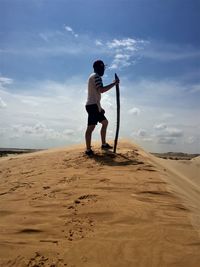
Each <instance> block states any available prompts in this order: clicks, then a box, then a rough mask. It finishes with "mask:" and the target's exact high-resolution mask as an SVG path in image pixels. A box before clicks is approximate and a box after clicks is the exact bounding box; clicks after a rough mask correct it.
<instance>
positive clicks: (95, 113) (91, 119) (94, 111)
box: [85, 60, 119, 156]
mask: <svg viewBox="0 0 200 267" xmlns="http://www.w3.org/2000/svg"><path fill="white" fill-rule="evenodd" d="M93 68H94V73H92V74H91V75H90V76H89V79H88V98H87V102H86V110H87V112H88V126H87V130H86V132H85V141H86V151H85V154H86V155H88V156H90V155H93V154H94V152H93V151H92V149H91V139H92V132H93V131H94V129H95V126H96V125H97V123H98V122H100V123H101V124H102V127H101V142H102V146H101V148H102V149H111V148H112V147H111V146H110V145H109V144H108V143H106V130H107V126H108V120H107V119H106V117H105V115H104V114H105V111H104V110H103V108H102V107H101V103H100V101H101V94H102V93H105V92H107V91H108V90H110V89H111V88H112V87H114V86H115V85H116V84H118V83H119V80H115V81H114V82H113V83H111V84H109V85H106V86H103V82H102V78H101V77H102V76H103V75H104V71H105V65H104V63H103V61H102V60H97V61H95V62H94V64H93Z"/></svg>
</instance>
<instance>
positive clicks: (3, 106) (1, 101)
mask: <svg viewBox="0 0 200 267" xmlns="http://www.w3.org/2000/svg"><path fill="white" fill-rule="evenodd" d="M6 107H7V104H6V103H5V102H4V101H3V99H2V98H1V97H0V108H6Z"/></svg>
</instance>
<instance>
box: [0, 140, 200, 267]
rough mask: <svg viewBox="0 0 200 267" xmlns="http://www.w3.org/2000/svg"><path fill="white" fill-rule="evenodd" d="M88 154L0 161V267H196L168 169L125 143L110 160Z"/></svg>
mask: <svg viewBox="0 0 200 267" xmlns="http://www.w3.org/2000/svg"><path fill="white" fill-rule="evenodd" d="M95 151H96V156H95V157H93V158H89V159H88V158H87V157H86V156H84V154H83V146H80V147H78V146H75V147H73V148H63V149H55V150H51V151H42V152H36V153H34V154H27V155H20V156H17V157H13V158H8V159H3V160H1V161H0V175H1V186H0V266H29V267H33V266H35V267H36V266H51V267H53V266H58V267H59V266H71V267H72V266H81V267H82V266H83V267H84V266H87V267H88V266H92V267H94V266H105V267H106V266H109V267H110V266H111V267H112V266H122V267H123V266H145V267H146V266H159V267H160V266H181V267H182V266H194V267H197V266H198V265H197V264H198V263H199V262H200V254H199V249H200V238H199V236H198V231H197V230H198V223H197V222H196V225H195V227H193V225H192V221H191V214H192V213H194V210H192V209H190V206H191V205H193V206H195V203H193V202H192V199H190V200H188V199H187V198H186V199H184V201H183V198H182V197H181V196H180V195H179V193H178V192H177V190H175V187H174V188H173V185H172V182H171V181H169V180H168V179H166V177H174V179H175V180H176V179H177V175H176V174H174V173H173V171H172V172H170V167H166V166H165V171H164V170H163V169H164V167H163V165H162V164H161V163H160V162H158V161H157V159H155V157H153V156H151V155H150V154H148V153H147V152H145V151H144V150H142V149H141V148H139V147H138V146H136V145H134V144H131V143H129V142H120V144H119V153H118V154H117V156H114V155H113V154H112V153H104V152H102V151H101V150H100V149H99V145H98V144H96V145H95ZM161 166H162V168H161ZM163 173H165V175H166V177H164V176H163ZM192 182H193V183H194V181H192ZM183 183H186V181H184V180H183ZM192 192H193V191H192ZM190 201H191V202H190Z"/></svg>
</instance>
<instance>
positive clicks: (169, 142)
mask: <svg viewBox="0 0 200 267" xmlns="http://www.w3.org/2000/svg"><path fill="white" fill-rule="evenodd" d="M158 144H164V145H175V144H176V138H173V137H160V138H159V139H158Z"/></svg>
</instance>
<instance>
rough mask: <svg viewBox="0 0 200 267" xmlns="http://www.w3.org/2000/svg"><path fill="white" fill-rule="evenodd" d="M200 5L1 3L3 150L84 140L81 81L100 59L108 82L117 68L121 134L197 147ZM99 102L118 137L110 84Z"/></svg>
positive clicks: (153, 143)
mask: <svg viewBox="0 0 200 267" xmlns="http://www.w3.org/2000/svg"><path fill="white" fill-rule="evenodd" d="M149 2H151V4H149ZM96 10H97V11H98V15H97V14H96V12H94V11H96ZM199 10H200V2H199V1H198V0H191V1H187V0H170V1H167V2H166V1H165V2H163V1H162V3H161V2H160V1H159V0H151V1H149V0H140V1H139V0H132V1H131V0H126V1H121V0H119V1H117V2H116V1H114V0H107V1H105V0H101V1H99V0H97V1H91V0H86V1H84V4H83V3H82V2H81V1H80V0H76V1H65V0H60V1H57V2H54V1H48V0H47V1H45V0H30V1H28V2H27V1H25V0H17V1H12V0H2V1H1V2H0V22H1V23H0V40H1V44H0V57H1V61H0V125H1V126H0V147H7V148H9V147H10V148H12V147H18V148H22V149H23V148H27V147H28V149H47V148H53V147H62V146H69V145H71V144H80V143H81V144H83V143H84V134H85V129H86V124H87V114H86V111H85V107H84V106H85V102H86V98H87V79H88V77H89V75H90V74H91V72H92V71H93V70H92V64H93V61H95V60H96V59H99V58H100V59H102V60H103V61H104V62H105V63H106V64H107V69H106V72H105V75H104V76H103V83H104V85H106V84H108V83H110V82H112V81H113V80H114V74H115V72H116V73H117V74H118V76H119V78H120V81H121V82H120V94H121V123H120V132H119V139H120V138H121V139H125V138H127V139H130V140H131V141H132V142H133V143H135V144H138V145H139V146H141V147H142V148H144V149H145V150H147V151H150V152H155V153H157V152H158V153H165V152H169V151H171V152H178V151H180V152H184V153H191V154H196V153H197V154H198V153H200V119H199V118H200V108H199V100H200V61H199V58H200V33H199V26H198V25H199V23H200V17H199ZM99 14H101V15H99ZM101 103H102V106H103V108H105V110H106V116H107V118H108V120H109V127H108V135H107V136H108V139H109V140H114V135H115V128H116V100H115V89H114V88H113V89H111V90H110V91H109V92H107V93H105V94H103V95H102V101H101ZM93 140H95V141H96V140H100V136H99V126H98V127H96V129H95V132H94V134H93Z"/></svg>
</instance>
